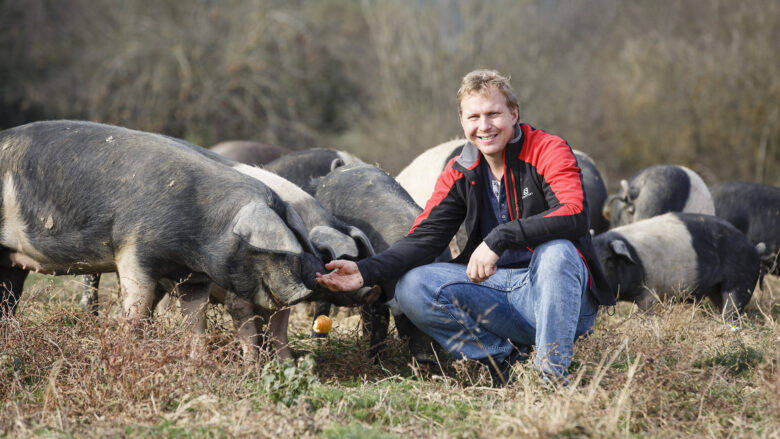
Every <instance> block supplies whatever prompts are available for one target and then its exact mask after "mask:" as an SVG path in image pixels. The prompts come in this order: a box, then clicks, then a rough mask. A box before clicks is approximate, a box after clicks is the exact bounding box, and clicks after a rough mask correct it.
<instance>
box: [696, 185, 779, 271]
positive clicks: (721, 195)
mask: <svg viewBox="0 0 780 439" xmlns="http://www.w3.org/2000/svg"><path fill="white" fill-rule="evenodd" d="M710 193H711V194H712V201H713V203H714V204H715V215H717V216H719V217H721V218H723V219H725V220H726V221H728V222H730V223H731V224H733V225H734V227H736V228H737V229H739V230H741V231H742V233H744V234H745V235H747V237H748V239H750V241H751V242H752V243H753V244H756V245H758V244H760V243H763V244H764V245H765V246H766V249H765V252H764V253H763V254H762V257H761V262H762V265H763V268H764V270H765V271H769V272H771V273H773V274H780V264H778V253H780V188H779V187H775V186H769V185H766V184H759V183H747V182H742V181H727V182H722V183H717V184H714V185H712V186H710Z"/></svg>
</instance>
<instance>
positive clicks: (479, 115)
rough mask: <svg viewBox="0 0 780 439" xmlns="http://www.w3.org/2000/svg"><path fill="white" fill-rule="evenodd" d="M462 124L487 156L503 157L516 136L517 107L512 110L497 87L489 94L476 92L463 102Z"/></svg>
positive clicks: (467, 133) (461, 109)
mask: <svg viewBox="0 0 780 439" xmlns="http://www.w3.org/2000/svg"><path fill="white" fill-rule="evenodd" d="M460 111H461V114H460V125H461V126H462V127H463V133H464V134H465V135H466V138H467V139H468V140H469V142H471V143H472V144H473V145H474V146H476V147H477V149H479V150H480V152H482V154H484V155H485V156H488V157H492V158H501V156H502V155H503V153H504V147H506V144H507V142H509V140H511V139H512V137H513V136H514V127H515V124H516V123H517V119H518V115H517V109H514V110H510V109H509V107H507V105H506V99H505V98H504V95H502V94H501V92H499V91H498V90H497V89H496V88H494V87H493V88H490V89H489V90H488V92H487V93H486V94H484V95H483V94H479V93H474V94H470V95H467V96H465V97H464V98H463V99H462V100H461V101H460Z"/></svg>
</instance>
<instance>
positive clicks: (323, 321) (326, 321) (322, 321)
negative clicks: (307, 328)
mask: <svg viewBox="0 0 780 439" xmlns="http://www.w3.org/2000/svg"><path fill="white" fill-rule="evenodd" d="M332 327H333V320H331V319H330V317H328V316H326V315H319V316H317V318H316V319H314V325H313V326H312V328H311V329H312V331H314V332H316V333H317V334H327V333H328V332H330V329H331V328H332Z"/></svg>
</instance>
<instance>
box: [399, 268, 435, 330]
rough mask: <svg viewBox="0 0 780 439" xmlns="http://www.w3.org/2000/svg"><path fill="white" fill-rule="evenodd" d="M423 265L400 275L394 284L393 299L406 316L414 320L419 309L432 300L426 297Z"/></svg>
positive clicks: (429, 304)
mask: <svg viewBox="0 0 780 439" xmlns="http://www.w3.org/2000/svg"><path fill="white" fill-rule="evenodd" d="M424 272H425V269H424V266H422V267H417V268H413V269H411V270H409V271H408V272H406V274H404V275H403V276H401V279H399V280H398V283H397V284H396V286H395V300H396V301H397V302H398V307H399V308H401V311H402V312H403V313H404V314H406V316H407V317H409V318H410V319H412V320H413V321H414V320H415V317H418V316H419V315H420V311H422V310H423V309H424V307H426V306H431V304H432V300H431V298H430V297H428V294H426V293H427V290H428V289H429V286H428V285H426V282H425V280H426V276H425V274H424Z"/></svg>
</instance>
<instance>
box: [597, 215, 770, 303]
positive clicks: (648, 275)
mask: <svg viewBox="0 0 780 439" xmlns="http://www.w3.org/2000/svg"><path fill="white" fill-rule="evenodd" d="M593 244H594V246H595V247H596V251H597V253H598V256H599V262H601V265H602V267H603V268H604V273H605V275H606V277H607V280H608V282H609V285H610V288H611V289H612V291H613V293H615V295H616V297H617V299H618V300H627V301H633V302H636V303H637V304H638V305H639V307H640V308H641V309H649V308H650V307H651V306H652V305H653V304H654V303H655V302H656V301H657V299H658V298H661V299H663V298H665V297H682V296H692V297H696V298H703V297H708V298H709V299H710V300H711V301H712V302H713V304H715V306H717V307H718V309H719V310H720V311H721V313H722V315H723V316H724V317H731V316H733V315H734V314H735V313H736V312H738V311H740V310H742V308H743V307H744V306H745V305H746V304H747V303H748V301H749V300H750V298H751V296H752V294H753V289H754V288H755V285H756V281H757V280H758V275H759V259H758V251H757V250H756V247H755V246H754V245H753V244H752V243H751V242H750V241H749V240H748V239H747V237H746V236H745V235H744V234H743V233H742V232H740V231H739V230H737V229H736V228H734V226H732V225H731V224H729V223H728V222H727V221H725V220H723V219H721V218H718V217H715V216H711V215H703V214H693V213H666V214H664V215H660V216H655V217H653V218H649V219H645V220H641V221H637V222H635V223H632V224H629V225H626V226H622V227H618V228H616V229H612V230H609V231H607V232H605V233H602V234H601V235H597V236H596V237H595V238H594V240H593Z"/></svg>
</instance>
